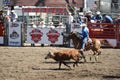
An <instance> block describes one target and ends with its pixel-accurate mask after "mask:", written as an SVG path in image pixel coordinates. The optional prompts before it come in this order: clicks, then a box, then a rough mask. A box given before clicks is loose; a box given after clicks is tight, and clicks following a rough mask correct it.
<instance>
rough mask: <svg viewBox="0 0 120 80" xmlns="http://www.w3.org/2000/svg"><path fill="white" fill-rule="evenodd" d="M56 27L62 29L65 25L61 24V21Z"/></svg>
mask: <svg viewBox="0 0 120 80" xmlns="http://www.w3.org/2000/svg"><path fill="white" fill-rule="evenodd" d="M56 28H60V29H64V28H65V26H63V23H59V25H58V26H57V27H56Z"/></svg>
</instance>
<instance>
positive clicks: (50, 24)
mask: <svg viewBox="0 0 120 80" xmlns="http://www.w3.org/2000/svg"><path fill="white" fill-rule="evenodd" d="M47 28H51V29H54V28H55V26H54V25H53V22H50V23H49V25H48V26H47Z"/></svg>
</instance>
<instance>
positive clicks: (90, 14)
mask: <svg viewBox="0 0 120 80" xmlns="http://www.w3.org/2000/svg"><path fill="white" fill-rule="evenodd" d="M85 17H86V18H87V22H94V21H95V17H94V15H93V14H92V12H91V11H87V12H86V15H85Z"/></svg>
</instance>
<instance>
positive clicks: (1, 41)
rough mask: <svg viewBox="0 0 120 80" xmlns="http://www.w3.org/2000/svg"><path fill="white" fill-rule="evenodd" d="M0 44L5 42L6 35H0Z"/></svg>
mask: <svg viewBox="0 0 120 80" xmlns="http://www.w3.org/2000/svg"><path fill="white" fill-rule="evenodd" d="M0 44H4V37H3V36H0Z"/></svg>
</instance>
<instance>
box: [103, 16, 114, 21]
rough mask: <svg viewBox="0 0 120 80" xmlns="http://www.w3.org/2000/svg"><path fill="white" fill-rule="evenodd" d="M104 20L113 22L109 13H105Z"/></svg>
mask: <svg viewBox="0 0 120 80" xmlns="http://www.w3.org/2000/svg"><path fill="white" fill-rule="evenodd" d="M103 22H104V23H113V19H112V18H111V17H110V16H109V15H107V14H103Z"/></svg>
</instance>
